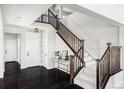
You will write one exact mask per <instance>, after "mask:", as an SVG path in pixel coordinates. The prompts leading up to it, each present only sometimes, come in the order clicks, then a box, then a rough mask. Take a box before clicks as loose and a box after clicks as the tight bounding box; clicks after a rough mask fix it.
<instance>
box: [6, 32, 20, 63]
mask: <svg viewBox="0 0 124 93" xmlns="http://www.w3.org/2000/svg"><path fill="white" fill-rule="evenodd" d="M10 61H18V34H8V33H6V34H5V62H10Z"/></svg>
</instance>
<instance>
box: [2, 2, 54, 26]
mask: <svg viewBox="0 0 124 93" xmlns="http://www.w3.org/2000/svg"><path fill="white" fill-rule="evenodd" d="M51 6H52V4H4V5H3V22H4V24H5V25H8V24H11V25H17V26H21V27H31V24H32V23H33V21H34V20H36V19H37V18H38V17H39V16H40V15H41V14H42V13H44V12H45V11H46V10H47V9H48V8H49V7H51Z"/></svg>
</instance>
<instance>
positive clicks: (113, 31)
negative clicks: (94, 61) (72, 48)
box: [62, 12, 119, 58]
mask: <svg viewBox="0 0 124 93" xmlns="http://www.w3.org/2000/svg"><path fill="white" fill-rule="evenodd" d="M62 22H63V23H64V24H65V25H66V26H67V27H68V28H69V29H70V30H71V31H72V32H73V33H74V34H76V35H77V36H78V37H79V38H80V39H84V40H85V47H86V48H87V49H89V50H90V51H91V52H92V54H94V55H93V56H94V57H95V58H99V57H100V56H101V55H102V54H103V52H104V50H105V48H106V43H108V42H111V43H112V44H113V45H118V38H119V36H118V34H119V32H118V28H117V27H114V26H112V25H110V24H107V23H106V22H104V21H102V20H99V19H97V18H94V17H91V16H88V15H85V14H81V13H77V12H75V13H73V14H71V15H69V16H68V17H66V19H64V20H62Z"/></svg>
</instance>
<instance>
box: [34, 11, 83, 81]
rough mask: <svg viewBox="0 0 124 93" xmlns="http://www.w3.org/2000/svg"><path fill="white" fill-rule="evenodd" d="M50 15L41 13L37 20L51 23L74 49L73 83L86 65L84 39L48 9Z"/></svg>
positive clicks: (71, 72)
mask: <svg viewBox="0 0 124 93" xmlns="http://www.w3.org/2000/svg"><path fill="white" fill-rule="evenodd" d="M47 14H48V15H46V14H43V15H41V16H40V17H39V18H38V19H37V20H36V21H35V22H43V23H48V24H51V25H52V26H53V27H54V28H55V29H56V30H57V34H58V35H59V36H60V37H61V38H62V40H63V41H64V42H65V43H66V44H67V45H68V47H69V48H70V49H71V50H72V51H73V53H74V55H73V56H71V57H70V82H71V83H73V80H74V77H75V76H76V75H77V73H78V72H79V71H80V69H81V68H82V67H84V66H85V63H84V40H80V39H79V38H78V37H77V36H76V35H74V34H73V33H72V32H71V31H70V30H69V29H68V28H67V27H66V26H65V25H64V24H63V23H61V22H60V21H59V19H58V18H57V15H54V14H53V13H52V12H51V11H50V9H48V13H47Z"/></svg>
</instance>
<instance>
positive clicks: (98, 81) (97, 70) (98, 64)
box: [96, 59, 101, 89]
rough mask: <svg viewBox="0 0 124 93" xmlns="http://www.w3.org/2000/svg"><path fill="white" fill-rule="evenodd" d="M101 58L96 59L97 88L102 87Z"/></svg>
mask: <svg viewBox="0 0 124 93" xmlns="http://www.w3.org/2000/svg"><path fill="white" fill-rule="evenodd" d="M100 85H101V84H100V59H96V88H97V89H100Z"/></svg>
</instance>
